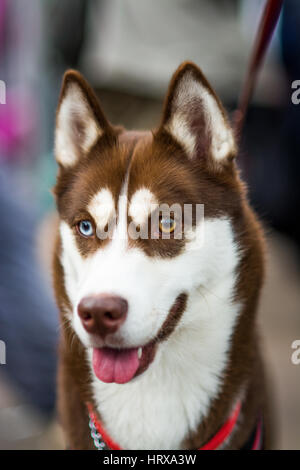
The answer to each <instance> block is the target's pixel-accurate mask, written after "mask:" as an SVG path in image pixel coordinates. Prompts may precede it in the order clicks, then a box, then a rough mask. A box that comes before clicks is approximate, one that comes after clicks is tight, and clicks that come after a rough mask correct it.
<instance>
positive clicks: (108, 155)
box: [53, 64, 265, 449]
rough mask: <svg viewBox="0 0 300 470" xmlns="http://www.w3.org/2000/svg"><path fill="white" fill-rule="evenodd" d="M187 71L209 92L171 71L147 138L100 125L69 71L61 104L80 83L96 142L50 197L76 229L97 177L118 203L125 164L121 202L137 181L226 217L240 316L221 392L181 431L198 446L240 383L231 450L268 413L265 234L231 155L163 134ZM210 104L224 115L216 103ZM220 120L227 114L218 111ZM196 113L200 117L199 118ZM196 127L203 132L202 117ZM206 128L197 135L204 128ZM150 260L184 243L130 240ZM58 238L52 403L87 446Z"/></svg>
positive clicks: (169, 327) (84, 243) (83, 385)
mask: <svg viewBox="0 0 300 470" xmlns="http://www.w3.org/2000/svg"><path fill="white" fill-rule="evenodd" d="M187 69H188V70H191V71H192V73H194V74H196V75H197V77H198V79H199V80H201V82H202V83H203V84H204V86H205V87H206V88H207V89H208V90H209V92H210V93H212V94H213V95H214V96H215V94H214V92H213V90H212V89H211V87H210V85H209V84H208V82H207V81H206V79H205V77H203V75H202V73H201V72H200V71H199V69H197V68H195V66H194V65H192V64H183V65H182V66H181V67H180V68H179V69H178V71H177V73H176V74H175V75H174V77H173V79H172V81H171V84H170V87H169V91H168V95H167V98H166V101H165V105H164V111H163V118H162V122H161V124H160V127H159V128H158V130H157V131H156V132H154V133H153V134H151V133H138V132H126V131H124V130H121V129H113V127H112V126H110V125H109V124H108V122H107V121H106V119H105V117H104V114H103V112H102V111H101V109H100V106H99V105H98V103H97V100H96V99H95V96H94V94H93V92H92V90H91V89H90V87H89V86H88V85H87V84H86V82H85V81H84V80H83V79H82V77H81V76H80V75H79V74H78V73H76V72H71V74H68V75H66V76H65V79H64V86H63V90H62V93H61V97H60V102H59V103H61V101H62V99H63V97H64V94H65V93H66V89H67V86H68V83H69V81H71V80H74V79H75V80H77V81H78V83H79V84H80V87H81V88H82V89H83V91H84V93H85V94H86V96H87V99H88V101H89V103H90V105H91V108H92V110H93V112H94V114H95V116H96V117H97V119H98V120H99V122H100V125H101V127H102V128H103V129H104V134H103V135H102V136H101V137H100V138H99V140H98V141H97V143H96V144H95V145H94V146H93V148H92V149H91V150H90V152H89V154H88V155H85V156H84V158H83V159H82V160H80V161H79V162H78V163H77V164H76V165H75V166H74V167H73V168H72V169H68V170H65V169H64V168H60V172H59V176H58V181H57V185H56V187H55V195H56V199H57V207H58V211H59V214H60V217H61V218H62V219H63V220H65V221H66V222H67V223H69V224H70V226H72V227H74V232H75V233H76V230H75V226H76V222H77V221H78V217H79V218H82V217H87V216H88V217H89V218H90V215H89V214H86V209H85V208H86V206H87V203H88V201H89V200H90V199H91V197H92V196H93V195H94V194H95V193H96V192H97V191H98V190H99V189H100V188H101V185H102V184H103V182H105V184H106V186H107V184H108V186H109V189H110V190H111V191H112V193H113V195H114V198H115V203H116V204H117V199H118V195H119V193H120V189H121V186H122V184H123V182H124V177H125V174H126V171H127V169H128V167H129V165H130V179H129V186H128V198H129V201H130V198H131V196H132V195H133V193H134V192H135V191H136V190H137V189H138V188H139V187H142V186H146V187H148V188H150V189H151V190H152V191H153V193H154V194H155V195H156V197H157V198H158V200H159V202H164V203H168V204H172V203H173V202H178V201H183V202H184V203H191V204H198V203H201V204H204V205H205V216H206V217H220V216H221V215H226V216H227V217H230V219H231V221H232V224H233V227H234V229H235V233H236V237H237V241H238V243H239V246H240V247H241V249H242V253H243V255H242V259H241V261H240V264H239V268H238V282H237V285H236V292H235V297H236V299H238V300H242V301H243V305H244V307H243V310H242V312H241V314H240V316H239V318H238V321H237V325H236V327H235V330H234V334H233V338H232V347H231V351H230V358H229V362H228V366H227V368H226V371H225V373H224V380H223V386H222V389H221V391H220V393H219V396H218V397H217V398H216V399H215V400H214V401H213V403H212V404H211V408H210V411H209V413H208V415H207V416H206V419H205V420H204V421H203V422H202V423H201V424H200V425H199V428H198V430H197V432H196V433H194V434H193V435H190V436H186V440H185V442H184V445H183V446H184V448H187V449H195V448H199V447H200V446H201V445H203V444H204V443H205V442H206V441H207V440H208V439H210V438H211V437H212V436H213V435H214V434H215V433H216V432H217V430H218V429H219V428H220V426H221V425H222V424H223V423H224V421H225V420H226V419H227V417H228V414H229V413H230V411H231V408H230V407H231V406H232V400H233V397H237V396H238V393H239V392H240V389H241V387H242V386H243V385H244V384H245V383H246V384H247V385H246V388H245V390H244V393H245V395H244V400H243V407H242V413H241V419H240V423H239V430H238V432H237V433H235V434H234V435H233V439H232V440H231V441H230V442H229V443H228V444H226V448H230V449H238V448H240V447H241V446H242V445H243V444H244V443H245V441H246V440H247V438H248V437H249V435H250V433H251V431H252V430H253V427H254V425H255V422H256V420H257V417H258V414H259V413H261V412H262V413H264V410H265V393H264V374H263V366H262V363H261V358H260V352H259V346H258V337H257V328H256V310H257V303H258V299H259V293H260V289H261V285H262V279H263V274H264V273H263V271H264V269H263V266H264V259H263V258H264V255H263V235H262V231H261V228H260V226H259V223H258V222H257V220H256V218H255V216H254V214H253V212H252V211H251V209H250V208H249V206H248V203H247V197H246V191H245V187H244V185H243V184H242V183H241V181H240V179H239V175H238V171H237V169H236V166H235V163H234V161H233V156H234V155H230V156H229V157H228V159H227V160H226V162H225V163H224V164H222V165H220V164H216V163H215V162H213V159H212V157H211V155H209V153H208V152H207V148H208V141H209V138H210V136H209V135H204V137H203V136H202V140H198V143H197V154H198V157H197V158H194V159H192V160H189V159H187V157H186V154H185V152H184V150H183V149H182V148H181V146H180V145H179V144H178V143H177V142H175V140H174V139H173V138H172V137H171V136H170V135H169V134H168V132H167V131H166V127H165V126H166V124H167V123H168V121H169V119H170V115H171V112H172V109H171V108H172V102H173V98H174V94H175V92H176V87H177V85H178V82H179V80H180V79H181V76H182V74H183V73H185V72H186V70H187ZM216 100H217V103H218V104H219V106H220V109H221V110H222V113H224V111H223V108H222V106H221V103H220V101H219V99H218V98H217V97H216ZM224 116H225V114H224ZM198 119H200V120H201V119H203V117H202V116H201V115H200V116H199V117H198ZM193 126H197V127H198V128H200V129H201V128H203V125H202V124H201V122H199V121H198V122H196V121H195V122H193ZM203 132H204V131H203ZM76 237H77V243H78V247H79V249H80V251H81V253H83V254H84V255H85V254H87V253H90V252H92V251H95V250H96V249H97V248H98V247H99V246H101V244H103V243H106V242H103V241H100V240H99V239H97V238H92V239H89V240H85V239H83V238H82V237H80V236H79V235H76ZM131 243H132V244H138V245H139V246H140V247H141V248H142V249H143V250H144V251H145V253H146V254H147V255H149V256H161V257H165V256H171V257H172V256H176V255H177V254H178V253H179V252H180V250H181V249H182V247H183V245H184V240H175V239H174V238H173V239H171V240H161V239H160V240H153V239H147V240H136V241H131ZM59 256H60V242H59V239H58V241H57V248H56V254H55V257H54V269H53V273H54V287H55V292H56V298H57V301H58V305H59V308H60V311H61V322H62V325H63V328H62V340H61V349H60V374H59V400H60V403H59V409H60V414H61V417H62V422H63V425H64V429H65V432H66V437H67V442H68V444H69V445H70V446H71V448H74V449H89V448H92V447H93V446H92V441H91V438H90V435H89V429H88V421H87V411H86V408H85V405H84V403H85V402H86V401H90V402H92V397H91V395H90V377H89V373H88V366H87V364H86V362H85V357H84V350H83V346H82V345H81V344H80V341H79V340H78V338H77V337H76V336H75V334H74V333H73V332H72V331H71V330H70V328H69V327H67V326H66V319H65V314H64V312H65V310H66V308H69V307H70V302H69V299H68V297H67V294H66V291H65V288H64V281H63V269H62V266H61V263H60V260H59ZM179 301H180V302H181V306H182V308H179V309H175V312H176V315H174V316H173V317H172V312H170V318H169V321H168V322H167V323H166V325H163V328H162V330H161V331H160V333H159V339H160V340H162V339H164V338H165V337H167V336H168V335H169V334H171V332H172V331H173V329H174V328H175V327H176V324H177V322H178V320H179V317H180V315H181V314H182V313H183V310H184V305H185V302H186V295H185V294H182V297H181V298H180V300H179Z"/></svg>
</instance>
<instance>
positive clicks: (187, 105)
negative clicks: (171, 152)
mask: <svg viewBox="0 0 300 470" xmlns="http://www.w3.org/2000/svg"><path fill="white" fill-rule="evenodd" d="M158 132H159V133H160V132H164V133H165V132H167V133H168V134H169V135H171V136H172V137H173V138H174V139H175V140H176V141H177V142H178V143H179V144H180V145H181V146H182V147H183V149H184V150H185V152H186V154H187V155H188V157H189V158H190V159H191V160H196V159H206V160H208V159H209V160H210V161H213V162H214V163H216V164H217V165H218V166H219V164H220V163H224V162H226V161H228V160H230V159H232V158H233V157H234V156H235V153H236V147H235V142H234V137H233V133H232V130H231V127H230V124H229V121H228V119H227V116H226V113H225V111H224V109H223V106H222V104H221V102H220V100H219V99H218V97H217V96H216V94H215V92H214V91H213V90H212V88H211V86H210V85H209V83H208V81H207V80H206V78H205V77H204V75H203V74H202V72H201V71H200V69H199V68H198V67H197V66H196V65H195V64H193V63H191V62H185V63H183V64H182V65H181V66H180V67H179V68H178V69H177V71H176V72H175V74H174V75H173V78H172V80H171V83H170V86H169V90H168V93H167V97H166V100H165V105H164V111H163V118H162V122H161V126H160V128H159V131H158Z"/></svg>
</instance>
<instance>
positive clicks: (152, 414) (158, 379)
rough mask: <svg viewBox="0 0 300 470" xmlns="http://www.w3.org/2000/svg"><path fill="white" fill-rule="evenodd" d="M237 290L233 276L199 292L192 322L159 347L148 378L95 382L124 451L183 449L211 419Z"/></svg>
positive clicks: (234, 315)
mask: <svg viewBox="0 0 300 470" xmlns="http://www.w3.org/2000/svg"><path fill="white" fill-rule="evenodd" d="M234 285H235V275H234V273H232V275H231V276H226V277H225V278H224V280H223V281H221V282H219V284H218V285H217V286H211V289H209V290H208V289H206V290H205V291H204V290H201V289H198V290H197V291H195V292H194V293H193V295H192V296H191V297H190V301H189V305H188V310H189V312H188V315H187V316H186V318H188V319H189V320H188V323H185V322H183V323H182V324H181V325H180V326H179V327H178V329H177V331H176V332H174V334H173V335H172V336H171V337H170V338H169V339H168V340H167V341H166V342H165V343H162V344H161V345H160V347H159V349H158V352H157V355H156V357H155V360H154V362H153V363H152V365H151V366H150V367H149V370H148V371H146V373H144V374H142V375H141V376H139V377H137V378H136V379H135V380H134V381H132V382H131V383H128V384H125V385H117V384H105V383H102V382H100V381H99V380H97V379H94V380H93V385H92V387H93V394H94V398H95V402H96V404H97V410H98V412H99V414H100V416H101V419H102V421H103V424H104V426H105V427H106V430H107V431H108V432H109V434H110V435H111V437H112V438H113V439H114V440H115V441H116V442H117V443H118V444H119V445H120V446H121V448H125V449H147V448H148V449H149V448H151V449H180V448H181V446H182V445H183V442H184V439H185V438H186V437H187V435H188V434H189V433H191V432H193V431H196V430H197V428H198V426H199V425H200V423H201V421H202V420H203V419H204V418H205V417H206V416H207V414H208V412H209V408H210V404H211V402H212V400H213V399H214V398H216V397H217V395H218V392H219V391H220V390H221V386H222V382H223V373H224V370H225V368H226V364H227V360H228V356H229V351H230V339H231V336H232V332H233V329H234V325H235V321H236V318H237V316H238V313H239V310H240V306H239V305H238V304H236V303H233V302H232V292H233V288H234ZM233 399H234V397H233ZM129 430H130V432H129Z"/></svg>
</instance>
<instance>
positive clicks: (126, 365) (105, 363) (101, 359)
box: [93, 293, 187, 384]
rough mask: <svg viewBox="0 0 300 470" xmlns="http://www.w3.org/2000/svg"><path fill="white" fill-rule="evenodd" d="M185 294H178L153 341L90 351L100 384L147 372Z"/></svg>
mask: <svg viewBox="0 0 300 470" xmlns="http://www.w3.org/2000/svg"><path fill="white" fill-rule="evenodd" d="M186 302H187V294H185V293H182V294H180V295H178V297H177V298H176V300H175V302H174V303H173V305H172V307H171V309H170V311H169V315H168V316H167V318H166V320H165V322H164V323H163V325H162V327H161V329H160V330H159V332H158V334H157V336H156V337H155V339H154V340H152V341H150V342H149V343H147V344H146V345H145V346H140V347H136V348H123V349H117V348H109V347H104V348H94V349H93V369H94V372H95V375H96V377H98V379H100V380H101V381H102V382H106V383H112V382H115V383H117V384H125V383H127V382H130V380H132V379H133V378H134V377H136V376H138V375H140V374H142V373H143V372H145V370H147V369H148V367H149V365H150V364H151V362H152V361H153V359H154V357H155V353H156V350H157V347H158V344H159V343H160V342H161V341H164V340H166V339H167V338H168V337H169V336H170V335H171V333H172V332H173V331H174V329H175V328H176V325H177V323H178V322H179V320H180V317H181V315H182V313H183V312H184V310H185V306H186Z"/></svg>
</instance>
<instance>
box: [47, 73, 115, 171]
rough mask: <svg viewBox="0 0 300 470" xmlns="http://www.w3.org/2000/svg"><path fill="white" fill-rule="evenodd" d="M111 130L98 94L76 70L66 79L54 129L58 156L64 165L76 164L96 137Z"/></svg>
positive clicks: (57, 158) (66, 74)
mask: <svg viewBox="0 0 300 470" xmlns="http://www.w3.org/2000/svg"><path fill="white" fill-rule="evenodd" d="M110 131H111V126H110V125H109V123H108V121H107V120H106V118H105V116H104V114H103V112H102V110H101V108H100V105H99V103H98V100H97V97H96V95H95V93H94V91H93V90H92V88H91V87H90V86H89V84H88V83H87V82H86V80H85V79H84V78H83V77H82V75H81V74H80V73H79V72H77V71H75V70H68V71H67V72H66V73H65V75H64V78H63V84H62V88H61V93H60V98H59V103H58V108H57V113H56V131H55V155H56V160H57V162H58V163H59V164H60V165H61V166H62V167H64V168H69V167H72V166H73V165H75V164H76V163H77V162H78V161H79V159H80V158H81V157H82V156H84V155H86V154H87V153H88V152H89V150H90V149H91V147H92V146H93V145H94V144H95V143H96V142H97V140H98V139H99V138H100V137H101V136H103V135H104V134H105V133H109V132H110Z"/></svg>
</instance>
